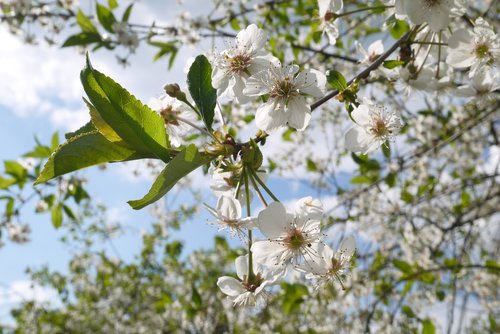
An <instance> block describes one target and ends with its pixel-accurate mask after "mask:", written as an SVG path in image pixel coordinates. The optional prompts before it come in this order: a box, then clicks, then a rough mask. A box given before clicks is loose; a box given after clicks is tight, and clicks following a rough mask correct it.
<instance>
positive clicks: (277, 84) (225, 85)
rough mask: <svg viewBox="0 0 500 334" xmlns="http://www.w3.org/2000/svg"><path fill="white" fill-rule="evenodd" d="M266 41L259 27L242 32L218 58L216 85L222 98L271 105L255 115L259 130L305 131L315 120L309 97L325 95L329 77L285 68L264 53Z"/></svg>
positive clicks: (214, 81)
mask: <svg viewBox="0 0 500 334" xmlns="http://www.w3.org/2000/svg"><path fill="white" fill-rule="evenodd" d="M266 39H267V35H266V33H265V31H264V30H262V29H260V28H258V27H257V26H256V25H255V24H251V25H249V26H248V27H247V28H246V29H244V30H242V31H240V32H239V33H238V35H237V36H236V45H235V46H234V47H233V48H231V49H228V50H225V51H223V52H221V53H220V54H218V55H217V56H215V59H214V61H213V72H212V83H213V85H214V87H215V88H216V89H217V94H218V96H222V97H228V98H234V100H235V101H237V102H238V103H246V102H249V101H250V100H251V98H252V97H261V96H266V97H267V102H266V103H264V104H263V105H261V106H260V107H259V108H258V109H257V112H256V115H255V119H256V124H257V126H258V127H259V129H261V130H263V131H272V130H275V129H277V128H280V127H282V126H285V125H288V126H290V127H292V128H295V129H297V130H304V129H305V128H306V127H307V125H308V124H309V120H310V118H311V115H310V114H311V108H310V106H309V105H308V104H307V102H306V97H307V96H312V97H321V96H323V95H324V93H325V85H326V76H325V75H324V74H323V73H321V72H319V71H316V70H313V69H309V70H307V69H306V70H303V71H300V70H299V66H297V65H288V66H285V67H282V65H281V63H280V61H279V60H278V59H277V58H276V57H274V56H273V55H271V53H269V52H267V51H264V46H265V42H266Z"/></svg>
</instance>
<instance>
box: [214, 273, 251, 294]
mask: <svg viewBox="0 0 500 334" xmlns="http://www.w3.org/2000/svg"><path fill="white" fill-rule="evenodd" d="M217 286H218V287H219V288H220V290H221V291H222V292H223V293H224V294H226V295H228V296H231V297H236V296H239V295H240V294H242V293H245V291H246V290H245V289H243V286H242V285H241V282H240V281H238V280H237V279H236V278H234V277H229V276H223V277H219V279H218V280H217Z"/></svg>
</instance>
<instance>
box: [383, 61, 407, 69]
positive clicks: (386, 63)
mask: <svg viewBox="0 0 500 334" xmlns="http://www.w3.org/2000/svg"><path fill="white" fill-rule="evenodd" d="M404 64H405V62H404V61H402V60H386V61H384V63H383V66H384V67H385V68H388V69H390V70H392V69H393V68H396V67H398V66H402V65H404Z"/></svg>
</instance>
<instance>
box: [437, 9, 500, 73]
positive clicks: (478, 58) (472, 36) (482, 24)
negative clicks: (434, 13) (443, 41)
mask: <svg viewBox="0 0 500 334" xmlns="http://www.w3.org/2000/svg"><path fill="white" fill-rule="evenodd" d="M475 24H476V25H475V27H474V31H471V30H469V29H459V30H456V31H455V32H454V33H453V34H452V35H451V37H450V39H449V40H448V45H449V47H450V49H451V50H450V52H449V54H448V57H447V58H446V62H447V63H448V64H449V65H450V66H452V67H454V68H459V69H462V68H468V67H470V76H474V75H475V74H476V72H477V71H480V70H481V71H482V70H491V69H492V68H493V67H495V66H498V63H499V62H500V39H499V36H498V34H495V32H494V31H493V29H492V28H491V26H490V25H489V24H488V23H487V22H486V21H485V20H484V19H482V18H478V19H477V20H476V23H475Z"/></svg>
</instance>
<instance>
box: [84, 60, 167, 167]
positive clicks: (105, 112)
mask: <svg viewBox="0 0 500 334" xmlns="http://www.w3.org/2000/svg"><path fill="white" fill-rule="evenodd" d="M80 76H81V81H82V83H83V88H84V89H85V92H86V93H87V95H88V97H89V100H90V102H92V105H93V106H94V108H95V110H96V111H97V112H98V113H99V115H100V116H101V118H102V120H103V122H104V123H105V124H108V125H109V127H111V128H112V129H113V130H114V132H116V134H117V135H118V136H119V137H120V138H121V139H123V141H124V142H125V143H127V144H128V145H129V147H131V148H133V150H135V151H137V152H140V153H143V154H145V155H148V156H151V155H152V156H153V157H157V158H159V159H161V160H163V161H165V162H166V161H169V160H170V154H169V150H168V149H169V147H170V145H169V142H168V137H167V133H166V131H165V125H164V120H163V119H162V117H161V116H160V115H159V114H158V113H157V112H154V111H153V110H151V109H150V108H149V107H148V106H146V105H144V104H142V103H141V102H140V101H139V100H137V99H136V98H135V97H134V96H133V95H131V94H130V93H129V92H128V91H127V90H126V89H125V88H123V87H122V86H120V85H119V84H118V83H116V82H115V81H114V80H113V79H111V78H109V77H107V76H106V75H104V74H102V73H100V72H99V71H96V70H94V69H93V68H92V65H91V64H90V60H89V58H88V57H87V66H86V67H85V69H84V70H83V71H82V72H81V75H80ZM96 126H97V124H96ZM101 130H102V128H101Z"/></svg>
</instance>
